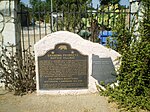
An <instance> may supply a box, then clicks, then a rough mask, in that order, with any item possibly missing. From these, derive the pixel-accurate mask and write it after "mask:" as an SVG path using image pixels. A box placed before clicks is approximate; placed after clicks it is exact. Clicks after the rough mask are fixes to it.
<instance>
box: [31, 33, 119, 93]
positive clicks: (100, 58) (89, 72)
mask: <svg viewBox="0 0 150 112" xmlns="http://www.w3.org/2000/svg"><path fill="white" fill-rule="evenodd" d="M34 50H35V61H36V81H37V93H38V94H85V93H94V92H97V88H96V84H99V83H100V81H104V83H105V84H107V83H112V82H114V81H115V80H116V72H115V69H117V67H118V66H119V64H118V61H115V60H116V59H117V58H118V57H119V56H120V54H119V53H117V52H116V51H114V50H112V49H108V48H106V47H104V46H102V45H100V44H98V43H93V42H90V41H88V40H84V39H83V38H81V37H80V36H79V35H77V34H74V33H71V32H68V31H58V32H55V33H51V34H49V35H47V36H45V37H44V38H42V39H41V40H40V41H39V42H37V43H36V44H35V46H34Z"/></svg>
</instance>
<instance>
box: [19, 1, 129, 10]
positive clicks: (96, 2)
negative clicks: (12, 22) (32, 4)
mask: <svg viewBox="0 0 150 112" xmlns="http://www.w3.org/2000/svg"><path fill="white" fill-rule="evenodd" d="M21 1H22V2H23V3H25V4H29V0H21ZM92 3H93V6H94V7H95V8H96V7H97V4H99V0H92ZM120 4H121V5H127V6H129V0H121V2H120Z"/></svg>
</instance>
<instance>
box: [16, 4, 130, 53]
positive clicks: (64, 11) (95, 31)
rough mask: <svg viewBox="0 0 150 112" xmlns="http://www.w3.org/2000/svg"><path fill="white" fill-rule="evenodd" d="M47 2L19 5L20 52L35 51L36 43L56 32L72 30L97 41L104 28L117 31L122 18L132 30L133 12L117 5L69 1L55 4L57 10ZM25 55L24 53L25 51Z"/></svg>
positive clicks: (123, 22)
mask: <svg viewBox="0 0 150 112" xmlns="http://www.w3.org/2000/svg"><path fill="white" fill-rule="evenodd" d="M51 6H52V5H51V4H49V5H48V3H47V4H46V3H45V4H43V5H38V6H32V7H28V6H24V5H19V7H18V10H17V15H18V18H19V20H20V23H21V28H20V29H21V40H20V41H21V45H20V48H21V50H20V51H25V50H29V52H32V51H34V50H33V46H34V44H35V43H36V42H37V41H39V40H40V39H41V38H43V37H44V36H45V35H47V34H50V33H52V32H55V31H60V30H63V31H70V32H74V33H77V34H79V35H80V36H82V37H83V38H85V39H89V40H91V41H93V42H98V41H99V40H98V35H99V32H100V31H101V30H102V28H103V26H105V27H106V28H108V29H111V30H113V29H115V27H117V26H116V23H117V22H118V20H119V19H120V17H124V21H122V24H126V27H130V14H131V13H130V9H129V8H125V6H124V7H123V6H122V7H121V6H118V5H108V6H97V7H96V8H93V5H92V4H87V3H79V2H68V3H65V4H64V3H57V2H56V3H55V4H54V6H55V7H54V8H53V9H52V7H51ZM23 56H25V53H24V52H23Z"/></svg>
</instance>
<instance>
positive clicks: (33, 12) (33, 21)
mask: <svg viewBox="0 0 150 112" xmlns="http://www.w3.org/2000/svg"><path fill="white" fill-rule="evenodd" d="M34 16H35V11H34V6H33V7H32V28H33V38H34V44H35V42H36V39H35V18H34Z"/></svg>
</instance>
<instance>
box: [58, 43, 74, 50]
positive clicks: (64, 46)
mask: <svg viewBox="0 0 150 112" xmlns="http://www.w3.org/2000/svg"><path fill="white" fill-rule="evenodd" d="M55 49H58V50H69V49H71V46H70V45H69V44H67V43H60V44H57V45H55Z"/></svg>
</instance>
